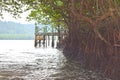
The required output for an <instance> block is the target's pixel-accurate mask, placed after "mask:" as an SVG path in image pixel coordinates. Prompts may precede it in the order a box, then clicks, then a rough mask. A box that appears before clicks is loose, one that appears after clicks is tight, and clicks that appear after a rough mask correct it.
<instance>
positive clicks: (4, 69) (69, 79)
mask: <svg viewBox="0 0 120 80" xmlns="http://www.w3.org/2000/svg"><path fill="white" fill-rule="evenodd" d="M0 80H109V79H107V78H104V77H102V76H100V75H98V74H96V73H95V72H93V71H88V70H84V69H83V68H81V67H79V66H77V64H76V63H74V62H70V61H68V60H67V59H66V58H65V57H64V55H63V53H62V51H60V50H57V49H55V48H51V47H48V48H43V47H41V48H34V41H33V40H1V41H0Z"/></svg>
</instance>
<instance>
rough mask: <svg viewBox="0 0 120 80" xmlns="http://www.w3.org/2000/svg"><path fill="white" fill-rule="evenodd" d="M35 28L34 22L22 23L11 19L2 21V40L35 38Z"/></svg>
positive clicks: (0, 35) (0, 34) (0, 25)
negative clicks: (10, 20)
mask: <svg viewBox="0 0 120 80" xmlns="http://www.w3.org/2000/svg"><path fill="white" fill-rule="evenodd" d="M34 30H35V27H34V24H20V23H15V22H9V21H8V22H6V21H0V39H1V40H12V39H14V40H22V39H23V40H25V39H27V40H28V39H34Z"/></svg>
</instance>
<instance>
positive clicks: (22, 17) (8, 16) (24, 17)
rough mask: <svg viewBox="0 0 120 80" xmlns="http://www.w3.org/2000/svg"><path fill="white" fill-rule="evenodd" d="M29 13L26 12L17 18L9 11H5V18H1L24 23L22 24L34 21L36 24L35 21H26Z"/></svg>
mask: <svg viewBox="0 0 120 80" xmlns="http://www.w3.org/2000/svg"><path fill="white" fill-rule="evenodd" d="M27 15H28V12H25V13H23V14H21V18H17V19H15V18H13V17H12V15H10V14H9V13H5V12H4V13H3V17H4V19H0V20H2V21H13V22H17V23H22V24H29V23H33V24H34V22H28V21H26V17H27Z"/></svg>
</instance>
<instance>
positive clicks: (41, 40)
mask: <svg viewBox="0 0 120 80" xmlns="http://www.w3.org/2000/svg"><path fill="white" fill-rule="evenodd" d="M56 37H57V39H56ZM64 37H65V34H58V33H41V34H37V35H35V47H41V46H43V47H48V46H51V47H55V44H57V46H56V47H58V45H60V44H62V41H63V39H64Z"/></svg>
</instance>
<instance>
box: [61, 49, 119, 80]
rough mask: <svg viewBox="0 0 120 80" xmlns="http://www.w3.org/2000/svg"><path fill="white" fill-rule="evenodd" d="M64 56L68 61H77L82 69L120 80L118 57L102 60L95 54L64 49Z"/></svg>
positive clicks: (112, 79) (113, 79)
mask: <svg viewBox="0 0 120 80" xmlns="http://www.w3.org/2000/svg"><path fill="white" fill-rule="evenodd" d="M63 54H64V56H66V58H67V59H68V60H71V61H77V62H78V63H79V64H80V65H82V68H85V69H88V70H92V71H95V72H96V71H97V72H100V73H101V74H102V75H104V76H105V77H108V78H110V79H111V80H120V64H119V62H120V59H119V57H118V56H114V57H112V58H109V59H107V58H105V57H104V58H100V57H97V56H96V55H94V54H92V55H91V54H87V55H86V54H84V53H81V52H80V50H79V49H74V50H73V49H68V48H65V49H63Z"/></svg>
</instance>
